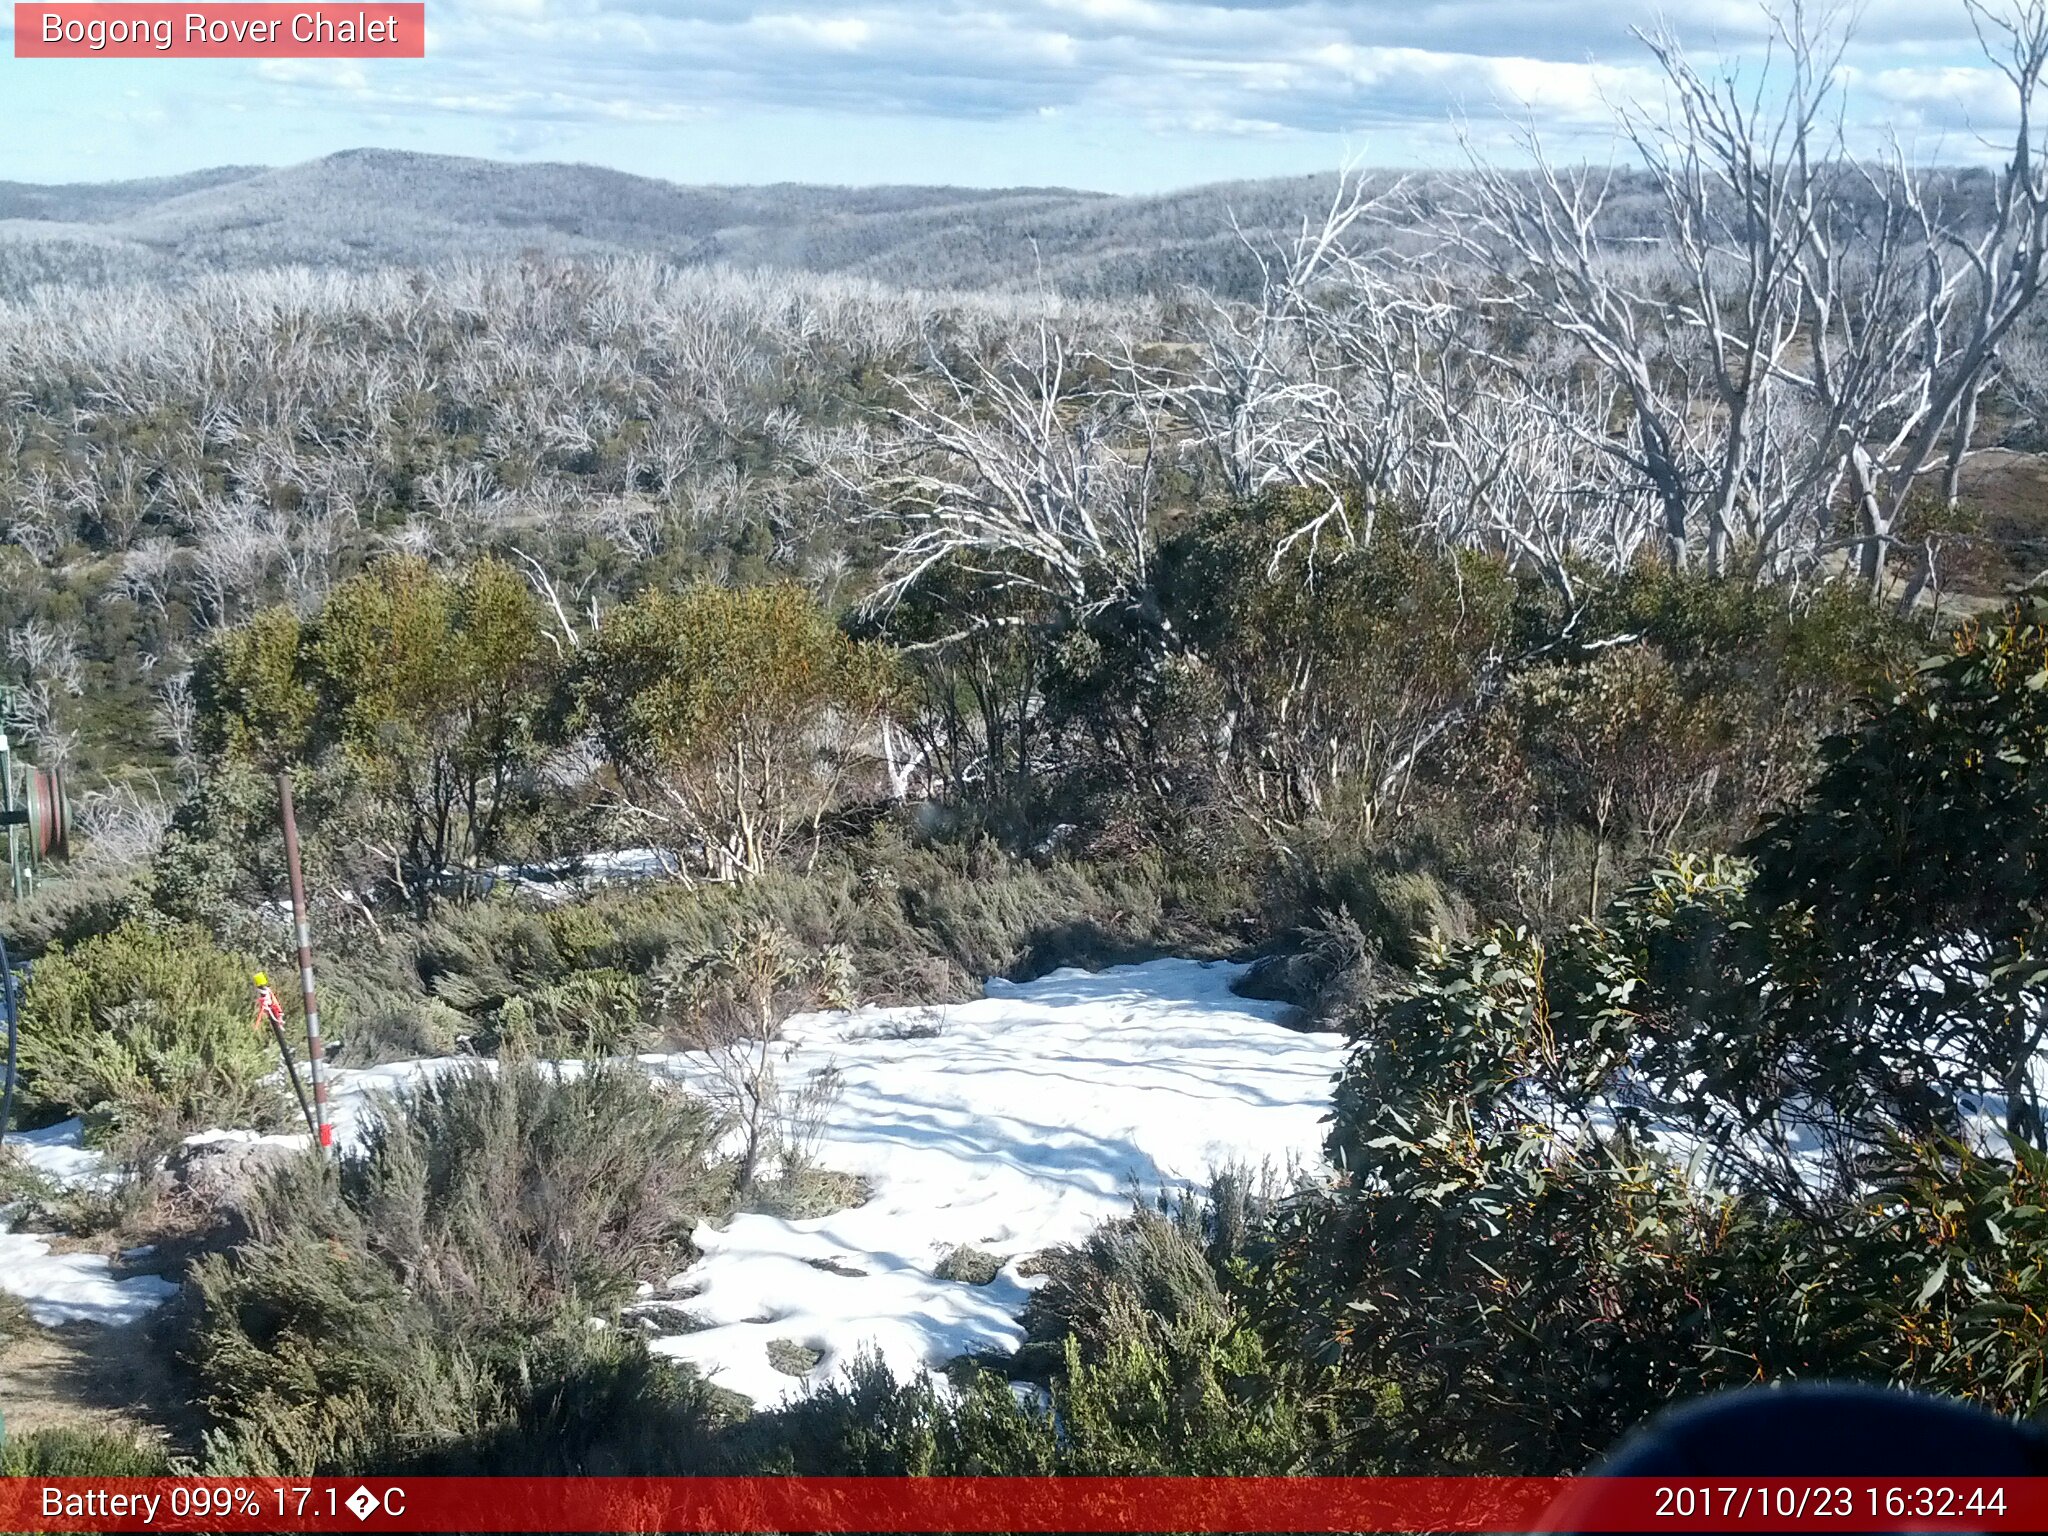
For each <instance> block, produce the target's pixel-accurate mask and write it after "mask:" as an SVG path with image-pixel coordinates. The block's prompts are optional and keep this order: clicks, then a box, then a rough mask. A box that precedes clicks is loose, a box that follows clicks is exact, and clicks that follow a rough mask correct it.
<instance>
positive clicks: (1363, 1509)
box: [0, 1477, 2048, 1533]
mask: <svg viewBox="0 0 2048 1536" xmlns="http://www.w3.org/2000/svg"><path fill="white" fill-rule="evenodd" d="M0 1529H4V1530H8V1531H223V1532H225V1531H650V1532H652V1531H678V1532H711V1531H730V1532H772V1531H818V1532H841V1531H844V1532H866V1531H873V1532H917V1531H930V1532H977V1531H988V1532H999V1531H1000V1532H1009V1531H1019V1532H1023V1531H1033V1532H1040V1531H1073V1532H1112V1531H1116V1532H1148V1531H1188V1532H1226V1531H1243V1532H1281V1531H1293V1532H1303V1533H1308V1532H1336V1531H1500V1532H1512V1531H1528V1532H1536V1531H1673V1532H1680V1531H1684V1532H1707V1531H1844V1532H1847V1531H1909V1530H1910V1531H1941V1530H1954V1531H2040V1530H2048V1478H2004V1479H1999V1478H1983V1479H1975V1480H1967V1479H1954V1478H1947V1479H1925V1478H1804V1479H1798V1478H1795V1479H1786V1478H1739V1477H1721V1478H1581V1479H1567V1478H1535V1477H1527V1478H1514V1477H1471V1478H1459V1477H1386V1478H1313V1477H1303V1478H1296V1477H1275V1478H1199V1477H1189V1478H1143V1477H1103V1478H1094V1477H1060V1478H1053V1477H1018V1478H1002V1477H930V1478H895V1477H874V1478H863V1477H840V1478H832V1477H824V1478H816V1477H808V1478H807V1477H758V1478H726V1477H702V1478H692V1477H680V1478H629V1477H622V1478H525V1477H506V1478H431V1477H430V1478H388V1477H385V1478H379V1477H371V1478H341V1479H335V1478H305V1479H275V1478H108V1479H91V1478H47V1479H45V1478H33V1477H23V1478H9V1479H0Z"/></svg>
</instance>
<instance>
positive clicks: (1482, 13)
mask: <svg viewBox="0 0 2048 1536" xmlns="http://www.w3.org/2000/svg"><path fill="white" fill-rule="evenodd" d="M1994 3H1995V0H1994ZM1659 14H1661V15H1662V16H1663V17H1664V19H1665V20H1666V21H1667V22H1668V23H1669V24H1670V25H1671V26H1672V27H1673V28H1674V29H1675V30H1676V31H1677V32H1678V33H1679V35H1680V36H1681V37H1682V38H1683V39H1684V40H1685V41H1686V42H1687V43H1688V45H1689V46H1690V47H1692V48H1694V49H1695V50H1697V51H1700V52H1703V53H1712V54H1715V55H1717V56H1719V57H1722V58H1725V59H1728V60H1730V61H1731V62H1733V63H1734V64H1735V65H1736V67H1748V65H1749V64H1750V63H1751V62H1753V61H1754V60H1755V59H1757V58H1758V57H1760V50H1761V48H1762V45H1763V42H1764V40H1765V38H1766V37H1767V35H1768V33H1767V25H1768V24H1767V21H1766V18H1765V15H1764V13H1763V11H1762V10H1761V9H1760V8H1759V7H1758V6H1757V5H1755V4H1753V3H1751V0H1672V3H1670V4H1669V5H1668V6H1666V7H1665V9H1664V10H1663V11H1662V12H1661V13H1659V12H1654V11H1651V10H1649V9H1644V8H1638V7H1636V6H1634V5H1632V4H1630V3H1628V0H1349V3H1339V0H1234V3H1233V0H1214V3H1187V0H1004V3H997V0H869V3H844V0H427V24H428V43H427V57H426V58H425V59H424V60H416V61H415V60H389V61H374V62H361V61H310V60H309V61H296V62H290V63H280V62H268V63H257V62H248V61H235V62H209V61H198V60H176V59H174V60H146V61H143V60H138V61H131V60H108V61H89V62H87V61H72V60H35V59H15V58H13V57H11V54H12V41H11V38H10V39H9V40H8V41H7V42H6V44H5V48H4V51H5V53H6V55H8V56H6V57H0V179H4V180H19V181H70V180H92V181H98V180H110V179H115V178H124V177H131V176H154V175H167V174H173V173H176V172H180V171H188V170H195V169H198V168H201V167H204V166H211V165H220V164H231V163H232V164H250V163H255V164H273V165H279V164H289V163H291V162H294V161H299V160H306V159H311V158H313V157H315V156H317V155H322V154H326V153H329V152H331V151H334V150H339V149H347V148H354V147H359V146H364V145H374V146H379V147H385V148H394V149H417V150H432V151H438V152H442V153H449V154H467V155H486V156H491V157H494V158H500V159H516V160H577V161H589V162H595V163H598V164H604V165H611V166H616V167H618V168H620V169H623V170H629V171H637V172H640V173H642V174H646V175H654V176H663V177H667V178H669V179H671V180H675V181H683V182H766V181H828V182H851V183H872V182H952V183H961V184H967V185H982V186H996V185H1017V184H1027V183H1028V184H1040V185H1055V184H1056V185H1063V186H1075V187H1089V188H1097V189H1100V190H1105V191H1117V192H1132V191H1148V190H1157V189H1164V188H1169V187H1175V186H1185V185H1189V184H1193V183H1197V182H1204V181H1216V180H1223V179H1228V178H1232V177H1238V176H1255V175H1269V174H1279V173H1286V172H1292V171H1305V170H1318V169H1327V168H1329V167H1331V166H1333V165H1336V164H1338V163H1339V162H1341V161H1344V160H1347V159H1349V160H1357V161H1363V162H1365V163H1370V164H1382V165H1428V164H1443V163H1452V162H1455V161H1456V160H1458V159H1459V153H1458V150H1457V146H1456V142H1455V135H1454V134H1453V133H1452V131H1451V129H1450V126H1449V125H1450V122H1451V121H1452V118H1453V116H1454V115H1456V114H1462V115H1463V116H1464V117H1465V118H1466V119H1467V120H1469V121H1470V122H1471V123H1472V124H1473V125H1474V129H1475V132H1476V133H1477V135H1478V136H1479V137H1481V138H1482V139H1484V138H1488V137H1492V136H1495V135H1500V136H1501V137H1502V141H1503V145H1504V144H1505V132H1506V130H1505V126H1504V125H1505V124H1506V123H1507V122H1508V121H1509V120H1511V119H1521V118H1528V119H1530V120H1533V121H1534V122H1535V123H1536V124H1537V125H1538V127H1539V128H1540V129H1541V130H1542V131H1543V132H1544V133H1545V135H1546V136H1548V137H1549V138H1551V139H1552V140H1554V141H1559V142H1561V143H1563V144H1567V145H1569V146H1570V148H1571V150H1572V152H1573V157H1574V158H1588V157H1590V158H1604V157H1605V155H1606V154H1607V152H1608V145H1609V139H1610V133H1609V130H1608V128H1607V126H1606V124H1607V123H1608V121H1609V120H1610V106H1609V104H1610V103H1611V102H1613V101H1616V100H1621V99H1627V98H1630V97H1640V96H1642V95H1643V94H1645V93H1646V92H1649V91H1652V90H1653V89H1654V82H1653V81H1652V80H1651V78H1650V76H1649V75H1648V73H1647V72H1646V70H1645V69H1644V55H1643V52H1642V50H1641V48H1640V47H1639V46H1638V45H1637V44H1636V43H1635V42H1634V41H1633V40H1632V39H1631V38H1630V36H1629V33H1628V27H1629V24H1630V23H1631V22H1632V21H1635V22H1645V23H1647V22H1650V21H1653V20H1654V19H1655V18H1656V16H1657V15H1659ZM10 17H11V7H8V8H5V9H4V10H0V32H5V31H6V30H7V28H8V25H9V18H10ZM1846 62H1847V68H1848V71H1849V75H1850V79H1849V82H1848V83H1849V85H1850V86H1851V94H1850V97H1849V99H1850V103H1851V115H1852V119H1853V121H1854V124H1855V125H1856V126H1857V127H1858V129H1859V130H1860V131H1862V132H1864V133H1874V132H1878V131H1896V132H1898V133H1899V134H1901V135H1903V136H1905V137H1906V138H1908V139H1909V140H1911V141H1912V142H1913V143H1914V145H1915V147H1916V148H1918V149H1920V150H1921V151H1923V152H1925V153H1930V154H1934V155H1937V156H1938V157H1940V158H1943V159H1951V160H1964V159H1978V158H1982V157H1983V154H1984V149H1983V137H1982V136H1983V135H1989V134H1995V132H1996V130H1997V128H1998V127H1999V126H2000V124H2001V122H2002V121H2003V120H2004V119H2005V118H2006V117H2007V116H2008V110H2009V109H2008V105H2007V93H2005V92H2004V91H2003V90H2002V89H2000V82H1999V81H1998V80H1997V79H1996V77H1995V76H1993V75H1992V74H1991V73H1989V72H1988V71H1987V70H1986V69H1984V68H1983V67H1982V64H1983V61H1982V57H1981V54H1980V53H1979V51H1978V49H1977V45H1976V42H1975V38H1974V36H1973V34H1972V31H1971V27H1970V21H1969V14H1968V12H1967V10H1966V8H1965V5H1964V3H1963V0H1867V3H1865V4H1863V5H1862V6H1861V7H1859V22H1858V28H1857V33H1856V41H1855V43H1854V44H1853V46H1852V48H1851V51H1850V53H1849V55H1848V56H1847V61H1846Z"/></svg>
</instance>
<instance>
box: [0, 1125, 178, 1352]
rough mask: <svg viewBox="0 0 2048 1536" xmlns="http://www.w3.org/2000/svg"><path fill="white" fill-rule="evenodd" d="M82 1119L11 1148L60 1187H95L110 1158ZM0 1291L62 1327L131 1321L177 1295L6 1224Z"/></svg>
mask: <svg viewBox="0 0 2048 1536" xmlns="http://www.w3.org/2000/svg"><path fill="white" fill-rule="evenodd" d="M83 1131H84V1127H83V1126H82V1125H81V1124H80V1123H79V1122H78V1121H76V1120H66V1121H64V1122H63V1123H62V1124H61V1125H52V1126H47V1127H45V1128H44V1129H42V1130H39V1131H14V1132H12V1133H10V1134H9V1136H8V1138H7V1145H8V1147H9V1148H11V1149H12V1150H13V1151H14V1152H16V1153H18V1154H19V1155H20V1156H21V1158H22V1160H23V1161H24V1162H26V1163H27V1164H28V1165H29V1166H30V1167H32V1168H34V1169H36V1170H38V1171H39V1172H41V1173H45V1174H47V1175H49V1176H50V1177H51V1178H53V1179H56V1180H58V1181H59V1182H60V1183H68V1184H88V1183H96V1182H98V1181H100V1180H102V1179H103V1178H104V1177H105V1176H106V1169H105V1159H104V1158H102V1157H101V1156H100V1154H99V1153H97V1152H94V1151H90V1150H89V1149H87V1147H86V1146H85V1144H84V1139H83ZM0 1291H6V1292H8V1293H9V1294H10V1295H14V1296H18V1297H20V1298H21V1300H23V1301H24V1302H26V1303H27V1304H28V1312H29V1316H30V1317H32V1318H34V1319H35V1320H36V1321H37V1322H39V1323H41V1324H42V1325H43V1326H44V1327H46V1328H51V1327H55V1326H57V1325H58V1324H60V1323H76V1322H87V1323H132V1322H134V1321H135V1320H136V1319H137V1318H139V1317H141V1316H142V1315H143V1314H144V1313H145V1312H148V1311H149V1310H150V1309H151V1308H153V1307H156V1306H159V1305H161V1304H162V1303H163V1302H164V1301H166V1300H167V1299H168V1298H170V1297H172V1296H175V1295H177V1294H178V1288H177V1286H175V1285H173V1284H172V1283H171V1282H170V1281H168V1280H165V1279H162V1278H160V1277H159V1276H156V1275H137V1276H134V1277H133V1278H131V1279H126V1280H117V1279H115V1278H114V1271H113V1265H112V1263H111V1262H110V1261H109V1260H107V1259H106V1258H105V1257H103V1256H102V1255H100V1254H96V1253H52V1252H51V1251H50V1245H49V1243H48V1242H47V1241H45V1240H44V1239H42V1238H40V1237H35V1236H32V1235H31V1234H29V1233H26V1232H10V1231H8V1230H7V1228H6V1226H5V1224H4V1223H0Z"/></svg>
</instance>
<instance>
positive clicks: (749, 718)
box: [572, 584, 899, 880]
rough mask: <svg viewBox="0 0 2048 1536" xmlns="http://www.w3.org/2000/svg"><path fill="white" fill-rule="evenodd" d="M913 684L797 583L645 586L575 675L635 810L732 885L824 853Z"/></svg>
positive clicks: (582, 658) (588, 648) (613, 617)
mask: <svg viewBox="0 0 2048 1536" xmlns="http://www.w3.org/2000/svg"><path fill="white" fill-rule="evenodd" d="M898 688H899V684H898V678H897V674H896V666H895V661H894V657H893V655H892V653H891V652H890V651H889V650H888V649H887V648H886V647H883V646H880V645H876V644H872V643H865V642H861V641H857V640H853V639H850V638H849V637H848V636H846V635H845V634H843V633H842V632H841V631H840V629H839V627H838V626H837V625H836V624H835V623H834V622H833V621H832V618H831V616H830V615H829V614H827V613H826V612H825V611H824V609H822V608H821V607H819V606H818V604H817V603H816V602H814V601H813V600H812V599H811V598H810V596H809V595H808V594H806V593H805V592H804V591H803V590H802V589H801V588H799V587H795V586H792V585H787V584H783V585H776V586H768V587H754V588H748V589H745V590H739V591H734V590H729V589H726V588H722V587H716V586H711V585H708V584H705V585H699V586H695V587H692V588H690V589H689V590H687V591H684V592H680V593H669V592H660V591H650V592H647V593H644V594H642V595H641V596H640V597H638V598H635V599H634V600H632V601H631V602H628V603H624V604H621V605H620V606H619V607H618V608H617V609H615V610H614V611H613V612H611V613H610V614H608V615H607V616H606V617H605V621H604V625H603V628H602V629H601V631H600V632H599V633H598V635H597V636H596V637H595V638H594V639H592V640H591V641H590V642H589V643H588V644H586V645H585V646H584V647H583V648H582V649H581V651H580V653H579V660H578V663H577V671H576V674H575V677H574V681H573V684H572V691H573V694H574V697H575V701H576V709H577V715H578V719H579V720H580V721H581V723H583V724H584V725H586V726H587V727H588V728H589V730H590V731H591V732H592V733H593V734H594V735H595V736H596V739H597V741H598V744H599V746H600V748H601V749H602V751H603V753H604V756H605V758H606V760H607V762H608V763H609V764H610V765H611V767H612V770H613V773H614V774H615V776H616V782H617V784H618V787H619V789H620V791H621V794H622V797H623V801H624V808H625V810H626V812H627V813H628V814H629V815H630V816H632V817H636V818H641V819H644V820H646V821H648V822H649V823H651V824H652V825H654V826H655V827H657V828H660V829H663V830H665V831H666V832H668V833H671V834H680V835H681V838H682V839H683V840H684V841H685V844H686V849H685V851H686V853H687V854H689V855H690V856H691V857H692V859H693V862H694V863H695V864H696V865H697V867H699V868H700V869H701V870H702V871H703V872H704V873H705V874H707V875H709V876H710V877H712V878H714V879H720V880H730V879H738V878H743V877H746V876H750V875H757V874H760V873H761V872H762V871H763V870H764V869H766V868H767V867H768V866H769V864H770V863H771V862H772V861H774V860H775V859H776V858H778V857H780V856H782V855H784V854H787V853H788V852H790V851H791V850H792V849H795V848H798V847H802V846H805V845H808V847H809V849H810V850H811V851H812V852H815V850H816V847H817V843H818V839H819V836H820V834H821V830H822V825H823V822H824V819H825V816H826V814H827V813H828V812H829V811H831V810H832V809H833V807H834V806H835V805H837V804H838V803H839V801H840V798H841V796H842V794H843V793H844V792H846V791H848V790H850V789H852V788H853V787H855V786H857V785H858V784H860V783H861V782H862V780H863V775H864V774H866V773H867V772H869V771H870V770H871V769H872V768H873V765H874V763H875V761H876V758H877V756H878V752H877V750H876V743H877V738H878V732H879V728H880V726H881V723H882V721H883V720H884V719H885V718H886V717H887V716H888V715H889V714H890V713H891V711H892V710H893V708H894V705H895V701H896V698H897V694H898Z"/></svg>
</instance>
